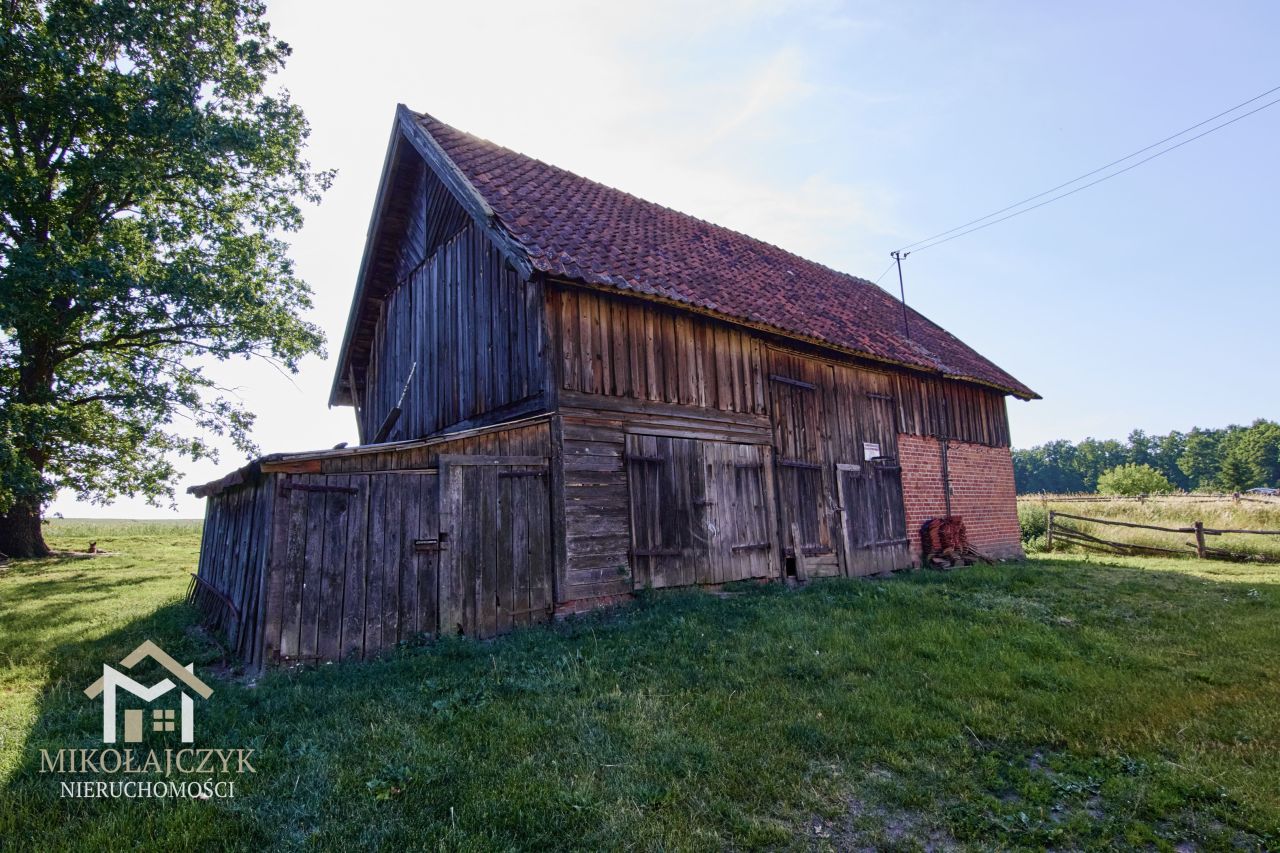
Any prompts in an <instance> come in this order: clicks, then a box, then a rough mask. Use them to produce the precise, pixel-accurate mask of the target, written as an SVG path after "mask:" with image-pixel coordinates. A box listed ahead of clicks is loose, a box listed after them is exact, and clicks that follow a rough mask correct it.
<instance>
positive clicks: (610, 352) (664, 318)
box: [547, 287, 766, 414]
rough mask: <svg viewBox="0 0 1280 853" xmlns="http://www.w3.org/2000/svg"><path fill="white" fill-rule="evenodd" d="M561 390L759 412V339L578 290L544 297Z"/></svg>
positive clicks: (720, 325)
mask: <svg viewBox="0 0 1280 853" xmlns="http://www.w3.org/2000/svg"><path fill="white" fill-rule="evenodd" d="M547 314H548V319H549V321H550V326H551V336H552V339H553V340H554V341H556V342H557V348H558V352H557V354H556V372H557V377H558V379H559V383H560V387H561V388H562V389H564V390H566V391H577V392H582V393H586V394H600V395H608V396H616V397H625V398H630V399H635V400H648V401H651V402H655V403H675V404H681V405H686V406H699V407H704V408H710V409H719V410H721V411H726V412H740V413H749V414H763V413H764V411H765V405H766V401H765V394H764V372H763V371H764V368H763V363H762V360H761V353H762V350H761V346H760V341H759V340H757V339H755V338H754V337H753V336H752V335H751V334H750V333H749V332H747V331H746V330H743V329H740V328H735V327H732V326H729V325H727V324H724V323H714V322H709V321H707V320H705V319H703V318H700V317H697V316H695V315H693V314H689V313H688V312H684V311H678V310H675V309H673V308H669V307H666V306H662V305H657V304H654V303H652V302H641V301H639V300H630V299H626V298H625V297H616V296H612V295H609V294H604V293H600V292H597V291H592V290H583V289H579V288H571V287H570V288H564V287H551V288H549V289H548V292H547Z"/></svg>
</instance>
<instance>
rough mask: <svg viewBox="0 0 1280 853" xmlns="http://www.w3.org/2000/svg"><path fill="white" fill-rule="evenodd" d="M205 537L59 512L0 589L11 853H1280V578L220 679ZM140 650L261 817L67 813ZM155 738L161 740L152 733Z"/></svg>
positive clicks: (547, 632)
mask: <svg viewBox="0 0 1280 853" xmlns="http://www.w3.org/2000/svg"><path fill="white" fill-rule="evenodd" d="M198 536H199V527H198V525H195V524H180V523H176V524H141V523H139V524H133V523H127V524H89V523H84V522H73V521H64V522H55V523H54V524H53V525H52V526H51V529H50V531H49V540H50V542H51V544H53V545H54V546H55V547H61V548H84V547H85V546H86V545H87V544H88V542H89V541H90V540H94V539H96V540H97V541H98V544H99V547H100V548H103V549H106V550H107V551H109V552H111V553H109V554H108V555H106V556H99V557H94V558H74V557H60V558H55V559H49V560H42V561H29V562H19V563H10V564H8V565H6V566H4V567H0V788H2V789H3V793H2V794H0V796H2V797H3V804H4V807H3V808H0V849H4V850H22V849H29V850H40V851H47V850H60V849H86V850H87V849H101V848H103V847H110V848H112V849H118V848H126V847H139V848H145V849H164V850H185V849H196V848H214V849H245V850H249V849H252V850H258V849H262V848H309V849H322V850H349V849H359V848H379V847H392V848H401V849H422V848H439V849H476V850H488V849H516V848H541V849H566V848H580V849H617V848H628V849H632V848H639V849H709V850H719V849H725V848H770V849H814V848H817V849H850V848H863V849H885V848H890V849H892V848H901V849H919V848H932V849H949V848H961V849H963V848H973V849H990V848H992V847H1025V848H1044V847H1055V848H1059V849H1078V848H1104V847H1105V848H1115V847H1122V848H1128V847H1138V848H1147V849H1169V850H1173V849H1178V850H1190V849H1268V848H1276V847H1278V846H1280V678H1277V670H1276V665H1277V661H1280V627H1278V626H1280V583H1278V581H1280V572H1277V570H1276V568H1275V567H1265V566H1250V565H1237V564H1224V563H1213V564H1204V563H1199V562H1197V561H1195V560H1145V559H1144V560H1134V559H1110V558H1103V559H1099V558H1096V557H1095V558H1086V557H1083V556H1070V557H1062V556H1060V555H1059V556H1058V557H1055V558H1048V557H1043V558H1035V559H1032V560H1029V561H1027V562H1023V563H1012V564H1004V565H999V566H995V567H975V568H971V569H962V570H957V571H954V572H949V573H933V572H920V573H914V574H907V575H903V576H899V577H896V578H894V579H892V580H878V581H863V580H831V581H825V582H815V583H813V584H811V585H809V586H808V587H806V588H803V589H799V590H787V589H784V588H782V587H781V586H778V585H772V586H767V587H762V588H751V589H747V590H743V591H741V593H740V594H736V595H732V596H729V597H725V598H721V597H717V596H713V595H710V594H706V593H701V592H696V591H693V592H675V593H666V594H654V595H649V596H645V597H644V598H642V599H641V600H640V601H639V602H637V603H636V604H634V605H631V606H628V607H626V608H623V609H620V610H615V611H612V612H609V613H606V614H603V615H595V616H592V617H590V618H586V619H576V620H572V621H570V622H567V623H563V624H560V625H557V626H555V627H554V628H551V629H545V628H544V629H532V630H527V631H523V632H520V633H517V634H515V635H512V636H510V637H506V638H503V639H500V640H498V641H495V642H492V643H485V644H480V643H473V642H470V641H466V640H451V641H448V642H443V643H437V644H430V645H424V646H419V647H414V648H406V649H404V650H402V651H401V652H399V653H398V654H396V655H395V656H393V657H391V658H388V659H386V660H383V661H380V662H376V663H370V664H354V665H332V666H322V667H318V668H311V669H304V670H297V671H293V672H276V673H272V674H270V675H268V676H266V677H264V678H263V679H261V680H260V681H259V682H257V683H256V684H250V683H247V682H245V681H244V680H243V679H240V678H237V677H235V674H234V672H229V671H228V670H226V669H225V668H223V669H219V668H218V666H217V665H218V664H219V662H220V660H219V659H220V655H221V653H220V651H219V647H218V645H217V644H216V643H215V642H214V641H213V640H212V639H210V638H208V637H207V636H205V635H204V634H203V633H202V632H201V631H199V630H198V628H196V627H195V625H194V618H193V614H192V613H191V612H190V611H189V610H188V609H187V608H186V607H185V606H184V605H183V604H182V603H181V600H182V596H183V593H184V592H185V589H186V586H187V581H188V576H187V572H188V571H190V570H192V569H193V568H194V563H195V553H196V547H197V544H198ZM145 638H151V639H154V640H156V641H157V642H158V643H160V645H162V646H163V647H164V648H166V649H167V650H168V651H170V652H171V653H173V654H174V655H175V656H176V657H178V658H179V659H180V660H182V661H184V662H185V661H189V660H194V661H195V662H196V665H197V671H198V672H199V673H200V674H201V675H203V676H207V677H208V679H209V680H210V683H211V684H212V685H213V687H214V691H215V692H214V695H213V696H212V697H211V698H210V699H209V700H208V701H207V702H205V703H204V704H203V705H201V706H200V711H199V714H198V720H197V729H196V740H197V745H199V744H200V743H210V744H217V745H226V746H244V747H252V748H254V749H256V750H258V753H257V758H256V761H255V766H256V767H257V770H258V772H257V773H256V775H254V776H253V777H252V779H251V780H250V781H248V782H247V783H245V784H244V785H243V786H242V787H241V789H240V790H239V791H238V796H237V797H236V798H235V799H234V800H211V801H205V802H193V801H186V802H180V803H173V802H168V803H163V804H162V803H156V802H152V801H147V802H131V801H104V800H69V799H60V798H59V796H58V788H57V785H56V783H54V782H53V781H51V780H50V779H49V778H48V777H47V776H43V775H42V774H40V773H39V772H38V771H39V766H38V758H37V755H38V749H39V748H41V747H44V748H48V749H56V748H58V747H68V746H78V747H89V748H91V747H94V746H97V745H100V743H99V737H100V734H101V732H100V713H99V705H97V704H96V703H92V702H90V701H89V700H88V699H86V697H85V696H84V695H83V693H82V692H81V691H82V690H83V688H84V687H85V686H86V685H87V684H88V683H89V682H90V681H92V680H93V679H94V678H95V677H96V676H98V675H100V674H101V665H102V663H103V662H114V661H116V660H118V659H119V658H120V657H121V656H123V655H124V654H125V653H127V652H128V651H130V650H131V649H132V648H133V647H134V646H136V645H137V644H138V643H139V642H140V641H142V640H143V639H145ZM156 737H160V736H156Z"/></svg>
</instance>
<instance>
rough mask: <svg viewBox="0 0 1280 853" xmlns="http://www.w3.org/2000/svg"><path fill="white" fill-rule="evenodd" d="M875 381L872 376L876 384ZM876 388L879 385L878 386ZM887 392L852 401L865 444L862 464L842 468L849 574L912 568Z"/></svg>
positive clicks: (894, 425) (895, 432)
mask: <svg viewBox="0 0 1280 853" xmlns="http://www.w3.org/2000/svg"><path fill="white" fill-rule="evenodd" d="M872 379H874V377H868V380H867V381H872ZM873 387H874V386H873ZM885 390H887V389H877V390H867V391H865V392H864V393H862V394H860V395H858V396H857V397H854V398H852V399H850V400H849V403H851V404H852V406H853V409H854V412H855V414H856V417H857V434H858V437H859V438H860V439H861V442H860V446H858V447H857V450H860V451H861V452H860V453H859V455H858V457H857V461H856V463H854V462H851V463H850V464H843V465H837V466H836V473H837V477H838V484H837V485H838V487H839V495H838V497H839V500H840V508H841V514H840V518H841V532H842V534H843V539H844V542H843V544H844V554H845V572H846V573H847V574H850V575H867V574H874V573H876V572H884V571H890V570H892V569H901V568H905V567H907V566H909V565H911V555H910V552H909V551H908V548H907V527H906V516H905V513H904V510H903V502H902V466H901V464H900V463H899V461H898V429H897V413H896V409H895V407H894V401H893V398H892V397H891V396H889V395H888V394H887V393H884V392H885Z"/></svg>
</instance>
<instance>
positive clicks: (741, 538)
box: [627, 435, 778, 587]
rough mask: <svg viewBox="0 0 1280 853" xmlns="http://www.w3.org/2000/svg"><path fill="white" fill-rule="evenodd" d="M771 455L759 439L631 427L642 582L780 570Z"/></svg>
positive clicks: (635, 559)
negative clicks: (749, 441)
mask: <svg viewBox="0 0 1280 853" xmlns="http://www.w3.org/2000/svg"><path fill="white" fill-rule="evenodd" d="M769 456H770V454H769V450H768V448H766V447H760V446H757V445H746V444H731V443H728V442H719V441H700V440H696V439H687V438H668V437H665V436H654V435H628V436H627V477H628V484H629V488H630V497H631V557H632V569H633V575H634V577H635V580H636V583H637V585H639V586H652V587H664V586H686V585H689V584H695V583H707V584H716V583H727V582H729V581H735V580H743V579H746V578H759V577H768V576H770V575H776V574H778V569H777V568H776V566H777V562H776V560H777V558H776V554H777V550H778V549H777V541H776V538H775V536H776V534H775V531H776V530H777V525H776V523H775V519H774V513H773V501H772V495H773V483H772V480H771V471H770V470H769V467H768V461H769Z"/></svg>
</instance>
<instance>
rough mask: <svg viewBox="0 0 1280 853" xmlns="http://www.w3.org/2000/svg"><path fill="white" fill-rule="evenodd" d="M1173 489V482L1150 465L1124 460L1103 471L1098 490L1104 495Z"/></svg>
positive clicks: (1169, 490)
mask: <svg viewBox="0 0 1280 853" xmlns="http://www.w3.org/2000/svg"><path fill="white" fill-rule="evenodd" d="M1172 491H1173V483H1170V482H1169V478H1168V477H1166V476H1165V475H1164V474H1161V473H1160V472H1159V471H1157V470H1156V469H1155V468H1152V467H1151V466H1150V465H1139V464H1137V463H1134V462H1126V463H1125V464H1124V465H1117V466H1116V467H1114V468H1112V469H1110V470H1108V471H1104V472H1103V473H1102V476H1100V477H1099V478H1098V492H1099V493H1100V494H1104V495H1159V494H1166V493H1168V492H1172Z"/></svg>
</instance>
